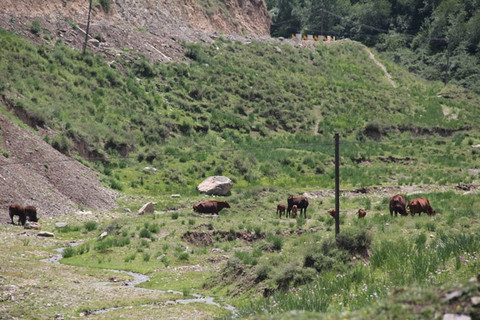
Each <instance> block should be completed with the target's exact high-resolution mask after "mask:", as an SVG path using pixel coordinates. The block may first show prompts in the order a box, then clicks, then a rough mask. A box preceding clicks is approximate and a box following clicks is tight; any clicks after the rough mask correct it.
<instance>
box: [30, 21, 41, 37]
mask: <svg viewBox="0 0 480 320" xmlns="http://www.w3.org/2000/svg"><path fill="white" fill-rule="evenodd" d="M30 32H31V33H33V34H34V35H36V36H38V35H40V33H41V32H42V25H41V23H40V21H38V20H33V21H32V23H31V24H30Z"/></svg>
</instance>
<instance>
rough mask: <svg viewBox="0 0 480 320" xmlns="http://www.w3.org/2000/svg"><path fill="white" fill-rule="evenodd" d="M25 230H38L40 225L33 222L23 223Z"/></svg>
mask: <svg viewBox="0 0 480 320" xmlns="http://www.w3.org/2000/svg"><path fill="white" fill-rule="evenodd" d="M23 227H24V228H25V229H34V230H38V229H40V228H41V227H42V225H41V224H40V223H38V222H33V221H27V222H26V223H25V226H23Z"/></svg>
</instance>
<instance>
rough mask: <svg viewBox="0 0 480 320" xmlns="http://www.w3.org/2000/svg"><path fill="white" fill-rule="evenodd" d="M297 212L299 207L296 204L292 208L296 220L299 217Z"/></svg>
mask: <svg viewBox="0 0 480 320" xmlns="http://www.w3.org/2000/svg"><path fill="white" fill-rule="evenodd" d="M297 212H298V207H297V205H296V204H294V205H293V206H292V217H293V218H296V217H297Z"/></svg>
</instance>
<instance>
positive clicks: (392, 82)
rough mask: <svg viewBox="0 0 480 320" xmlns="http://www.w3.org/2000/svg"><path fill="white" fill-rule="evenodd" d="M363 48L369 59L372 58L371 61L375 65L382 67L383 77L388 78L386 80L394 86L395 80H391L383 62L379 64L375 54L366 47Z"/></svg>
mask: <svg viewBox="0 0 480 320" xmlns="http://www.w3.org/2000/svg"><path fill="white" fill-rule="evenodd" d="M365 50H367V52H368V55H369V57H370V59H372V60H373V62H374V63H375V64H376V65H377V66H379V67H380V69H382V71H383V73H384V74H385V77H387V80H388V82H390V84H391V85H392V87H394V88H396V87H397V85H396V84H395V81H393V79H392V76H391V75H390V73H388V71H387V68H385V66H384V65H383V64H381V63H380V62H378V61H377V59H375V55H374V54H373V53H372V52H371V51H370V50H369V49H368V48H367V47H365Z"/></svg>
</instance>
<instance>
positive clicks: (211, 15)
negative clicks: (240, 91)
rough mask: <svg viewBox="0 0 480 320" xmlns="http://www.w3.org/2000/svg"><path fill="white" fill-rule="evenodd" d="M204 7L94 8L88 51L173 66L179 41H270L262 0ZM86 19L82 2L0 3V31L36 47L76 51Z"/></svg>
mask: <svg viewBox="0 0 480 320" xmlns="http://www.w3.org/2000/svg"><path fill="white" fill-rule="evenodd" d="M205 2H206V1H204V2H200V1H195V0H174V1H171V0H157V1H153V0H114V1H112V5H111V8H110V9H109V11H108V12H105V11H104V10H103V9H102V8H100V7H96V8H94V9H93V11H92V15H91V24H90V30H89V35H90V36H91V37H95V38H97V39H100V42H99V43H96V42H94V43H89V45H88V48H89V49H91V50H94V51H96V52H103V53H105V54H106V55H107V56H108V57H114V56H115V55H116V54H117V53H119V52H124V51H125V49H130V50H134V51H137V52H140V53H142V54H144V55H146V56H149V57H150V58H151V59H152V60H153V61H172V60H174V61H177V60H180V59H182V57H183V47H182V46H181V42H182V41H186V42H197V41H203V42H211V41H212V40H213V38H215V37H217V36H219V34H222V35H242V36H250V37H269V34H270V31H269V30H270V17H269V15H268V13H267V10H266V6H265V4H264V1H263V0H250V1H244V0H221V1H218V3H216V2H215V1H209V2H206V3H208V4H205ZM211 3H215V4H211ZM87 17H88V1H85V0H69V1H67V0H51V1H42V0H2V1H0V27H2V28H4V29H7V30H11V31H14V32H15V33H17V34H20V35H22V36H24V37H27V38H29V39H31V40H32V41H34V42H36V43H43V42H47V41H57V40H59V39H62V40H63V41H64V42H65V43H67V44H68V45H70V46H72V47H76V48H78V49H81V48H82V46H83V43H84V40H85V30H86V25H87ZM33 21H39V22H40V23H41V26H42V28H43V32H42V34H40V35H34V34H33V33H32V32H30V26H31V24H32V22H33ZM45 33H46V34H48V36H47V38H48V39H45Z"/></svg>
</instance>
